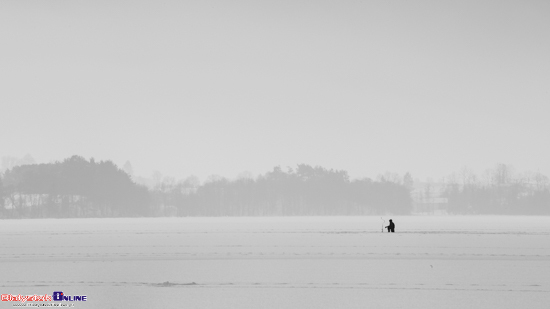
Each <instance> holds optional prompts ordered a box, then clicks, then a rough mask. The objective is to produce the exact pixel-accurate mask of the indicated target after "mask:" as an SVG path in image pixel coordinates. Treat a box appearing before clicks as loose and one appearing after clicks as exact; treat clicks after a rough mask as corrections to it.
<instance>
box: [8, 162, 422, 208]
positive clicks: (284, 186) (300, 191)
mask: <svg viewBox="0 0 550 309" xmlns="http://www.w3.org/2000/svg"><path fill="white" fill-rule="evenodd" d="M409 189H410V188H408V187H406V186H405V185H402V184H398V183H394V182H388V181H372V180H370V179H363V180H353V181H350V179H349V176H348V174H347V172H345V171H339V170H327V169H325V168H322V167H311V166H309V165H305V164H302V165H298V166H297V168H296V169H295V170H294V169H290V168H289V169H288V170H287V171H283V170H282V169H281V168H279V167H275V168H274V169H273V171H271V172H268V173H266V174H265V175H260V176H258V177H257V178H255V179H253V178H240V179H237V180H228V179H225V178H212V179H210V180H209V181H207V182H205V183H204V184H202V185H199V184H198V182H195V183H189V182H179V183H161V184H159V185H158V186H157V187H156V188H154V189H150V190H149V189H147V188H146V187H144V186H140V185H137V184H136V183H134V182H133V181H132V179H131V177H130V176H129V175H128V174H127V173H125V172H124V171H123V170H121V169H119V168H118V167H117V166H116V165H115V164H113V163H112V162H110V161H101V162H96V161H94V160H93V159H90V160H89V161H87V160H86V159H84V158H82V157H79V156H73V157H71V158H68V159H66V160H64V161H63V162H56V163H49V164H29V165H21V166H15V167H13V168H11V169H8V170H6V171H5V173H4V175H3V177H1V178H0V217H3V218H49V217H53V218H61V217H120V216H164V215H175V216H271V215H366V214H382V213H384V214H385V213H392V214H409V213H410V211H411V198H410V194H409Z"/></svg>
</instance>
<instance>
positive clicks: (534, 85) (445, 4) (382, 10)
mask: <svg viewBox="0 0 550 309" xmlns="http://www.w3.org/2000/svg"><path fill="white" fill-rule="evenodd" d="M548 16H550V2H548V1H402V2H387V1H359V2H357V1H315V2H307V1H233V2H226V1H200V2H189V1H142V0H138V1H69V2H67V1H2V2H1V3H0V37H1V38H2V48H0V67H1V68H2V69H1V70H0V106H1V112H0V126H1V127H0V128H1V129H0V140H1V141H2V146H1V147H0V156H16V157H23V156H24V155H25V154H27V153H30V154H31V155H32V156H33V157H34V158H35V159H36V160H37V161H38V162H50V161H52V160H62V159H64V158H67V157H69V156H72V155H75V154H76V155H81V156H84V157H85V158H87V159H88V158H91V157H94V158H96V160H113V161H114V162H115V163H117V164H118V165H119V166H122V165H123V164H124V163H125V162H126V161H130V162H131V163H132V165H133V167H134V171H135V173H136V174H137V175H142V176H150V175H151V174H152V173H153V172H154V171H156V170H158V171H160V172H161V173H163V174H165V175H173V176H176V177H178V178H184V177H187V176H189V175H192V174H194V175H197V176H199V177H200V178H201V179H203V180H204V179H205V178H206V177H207V176H208V175H211V174H218V175H222V176H227V177H234V176H236V175H238V174H239V173H241V172H243V171H249V172H251V173H253V174H258V173H264V172H266V171H268V170H270V169H271V168H272V167H273V166H275V165H281V166H282V167H286V166H295V165H296V164H298V163H306V164H311V165H321V166H324V167H327V168H336V169H344V170H347V171H348V172H349V173H350V175H351V176H352V177H365V176H368V177H375V176H376V175H377V174H381V173H384V172H386V171H391V172H396V173H399V174H400V175H403V174H404V173H405V172H407V171H408V172H410V173H411V174H412V175H413V176H414V177H419V178H425V177H428V176H430V177H433V178H436V179H437V178H439V177H442V176H445V175H448V174H449V173H451V172H453V171H457V170H459V169H460V168H462V167H463V166H468V167H470V168H472V169H473V170H475V171H476V172H478V173H479V172H482V171H483V170H484V169H486V168H490V167H492V166H494V164H496V163H505V164H512V165H514V166H515V167H516V169H518V170H521V171H523V170H532V171H541V172H542V173H544V174H546V175H550V163H549V162H550V161H549V160H548V158H549V157H550V144H549V143H547V142H546V139H547V135H548V132H549V131H550V130H549V129H550V125H549V122H548V104H549V103H550V94H549V90H548V85H550V61H549V58H548V55H550V18H548Z"/></svg>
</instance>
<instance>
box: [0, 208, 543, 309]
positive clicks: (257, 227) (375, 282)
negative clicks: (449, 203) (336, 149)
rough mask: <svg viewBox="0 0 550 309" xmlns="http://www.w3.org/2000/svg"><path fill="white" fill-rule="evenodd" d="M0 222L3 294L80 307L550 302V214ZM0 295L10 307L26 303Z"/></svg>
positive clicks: (539, 305) (501, 305) (507, 305)
mask: <svg viewBox="0 0 550 309" xmlns="http://www.w3.org/2000/svg"><path fill="white" fill-rule="evenodd" d="M390 218H392V219H393V221H394V222H395V224H396V233H393V234H390V233H382V232H381V226H382V220H381V218H380V217H292V218H280V217H275V218H138V219H43V220H0V287H1V288H0V294H14V295H17V294H22V295H29V294H42V295H43V294H50V295H51V294H52V293H53V292H54V291H63V292H64V294H65V295H86V296H87V298H88V300H87V301H86V302H65V303H69V304H73V303H74V308H224V309H226V308H239V309H241V308H278V309H279V308H300V309H302V308H316V309H318V308H411V309H416V308H550V217H504V216H502V217H501V216H477V217H455V216H448V217H439V216H425V217H418V216H410V217H384V219H385V220H386V223H387V220H388V219H390ZM13 304H14V303H12V302H0V307H1V308H13Z"/></svg>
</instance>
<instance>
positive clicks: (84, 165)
mask: <svg viewBox="0 0 550 309" xmlns="http://www.w3.org/2000/svg"><path fill="white" fill-rule="evenodd" d="M0 203H1V205H0V206H1V207H0V216H2V217H4V218H5V217H8V218H64V217H119V216H144V215H148V214H150V204H151V200H150V195H149V191H148V190H147V188H146V187H143V186H139V185H136V184H135V183H134V182H132V180H131V179H130V177H129V176H128V174H126V173H125V172H124V171H122V170H120V169H119V168H118V167H117V166H116V165H114V164H113V163H112V162H110V161H101V162H95V161H94V160H93V159H91V160H90V161H86V160H85V159H84V158H82V157H79V156H73V157H71V158H69V159H66V160H64V161H63V162H56V163H49V164H30V165H20V166H15V167H13V168H12V169H8V170H6V172H5V173H4V175H3V177H2V178H1V179H0Z"/></svg>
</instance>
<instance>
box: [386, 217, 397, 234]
mask: <svg viewBox="0 0 550 309" xmlns="http://www.w3.org/2000/svg"><path fill="white" fill-rule="evenodd" d="M386 228H387V229H388V233H389V232H392V233H393V232H395V224H393V221H392V220H391V219H390V225H388V226H386Z"/></svg>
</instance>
